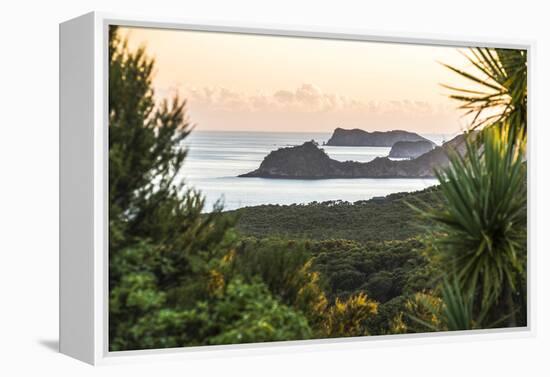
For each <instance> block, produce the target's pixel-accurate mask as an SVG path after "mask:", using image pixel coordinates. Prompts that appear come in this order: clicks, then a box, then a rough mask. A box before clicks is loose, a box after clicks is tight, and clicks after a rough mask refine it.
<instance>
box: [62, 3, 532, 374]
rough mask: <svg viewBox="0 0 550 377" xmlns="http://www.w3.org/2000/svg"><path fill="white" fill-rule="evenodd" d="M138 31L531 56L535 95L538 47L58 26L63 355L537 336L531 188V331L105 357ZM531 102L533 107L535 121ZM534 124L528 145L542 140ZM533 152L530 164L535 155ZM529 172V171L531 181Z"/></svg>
mask: <svg viewBox="0 0 550 377" xmlns="http://www.w3.org/2000/svg"><path fill="white" fill-rule="evenodd" d="M109 25H120V26H140V27H152V28H164V29H178V30H196V31H216V32H227V33H250V34H259V35H278V36H298V37H309V38H328V39H345V40H357V41H377V42H390V43H405V44H425V45H445V46H457V47H472V46H480V47H503V48H520V49H526V50H527V51H528V56H529V59H528V64H529V67H528V87H529V92H530V93H533V92H534V91H533V84H534V80H533V75H534V71H533V61H534V59H533V58H532V57H533V54H534V52H535V43H534V42H533V41H525V40H513V39H502V40H495V39H493V38H491V39H488V38H484V37H475V38H472V37H460V36H439V35H435V34H434V35H426V34H414V33H406V34H403V33H391V32H386V31H384V32H374V31H368V32H367V31H365V30H348V29H345V28H338V29H331V30H328V29H326V28H323V29H319V28H315V27H308V26H303V27H302V26H300V27H296V26H288V25H263V24H262V25H254V24H246V25H245V24H239V23H234V22H232V23H230V22H219V23H218V22H216V23H212V22H210V23H209V22H201V21H197V20H176V19H170V18H149V17H135V16H127V15H118V14H107V13H98V12H92V13H88V14H85V15H83V16H80V17H77V18H74V19H71V20H69V21H66V22H64V23H62V24H60V56H59V59H60V68H59V69H60V72H59V73H60V83H59V87H60V251H59V252H60V278H59V282H60V283H59V284H60V308H59V309H60V310H59V313H60V314H59V316H60V319H59V321H60V323H59V328H60V334H59V337H60V352H62V353H64V354H67V355H69V356H72V357H74V358H76V359H79V360H82V361H84V362H87V363H90V364H94V365H95V364H110V363H118V362H133V361H137V360H146V359H181V358H185V357H193V358H197V357H200V358H202V357H214V356H216V357H219V356H225V355H243V354H264V353H274V352H277V353H280V352H289V353H291V352H296V351H297V350H325V349H327V348H328V349H335V350H336V349H348V348H350V347H379V346H385V345H393V344H395V343H415V344H419V343H433V342H450V341H474V340H479V339H487V338H490V339H502V338H510V337H530V336H534V334H535V318H534V310H533V307H534V305H535V303H534V302H533V297H534V294H533V282H534V281H535V276H534V273H535V271H534V269H533V268H532V266H533V265H534V263H535V258H536V256H535V253H534V250H533V245H534V243H533V242H531V240H532V239H533V236H532V231H533V226H532V221H533V219H534V216H533V205H532V204H533V196H532V185H530V187H529V195H528V203H529V210H528V219H529V228H528V229H529V237H528V270H527V278H528V284H527V286H528V326H527V327H523V328H513V329H495V330H470V331H465V332H453V333H448V332H447V333H445V332H442V333H430V334H419V335H414V334H409V335H387V336H375V337H358V338H343V339H325V340H307V341H286V342H273V343H262V344H242V345H225V346H204V347H189V348H171V349H159V350H143V351H119V352H110V351H109V350H108V305H107V304H108V283H107V282H108V279H107V277H108V276H107V274H108V246H107V245H108V242H107V241H108V213H107V210H108V203H107V201H108V139H107V138H108V114H107V112H108V111H107V110H108V65H107V58H106V57H107V48H108V27H109ZM532 103H533V101H530V102H529V104H528V112H529V114H533V109H532V107H533V104H532ZM531 119H532V118H529V129H530V137H531V138H532V137H533V135H534V134H535V133H536V128H535V127H534V126H533V124H532V121H531ZM532 145H533V143H531V144H530V146H529V147H528V156H529V157H531V156H533V151H532V148H531V147H532ZM530 172H531V167H530V166H529V173H528V174H530ZM529 181H530V182H531V181H532V180H531V179H530V180H529Z"/></svg>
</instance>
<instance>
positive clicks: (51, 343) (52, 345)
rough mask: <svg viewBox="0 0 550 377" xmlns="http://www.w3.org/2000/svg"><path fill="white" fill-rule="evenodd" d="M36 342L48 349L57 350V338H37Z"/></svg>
mask: <svg viewBox="0 0 550 377" xmlns="http://www.w3.org/2000/svg"><path fill="white" fill-rule="evenodd" d="M38 344H40V345H41V346H42V347H44V348H47V349H49V350H50V351H52V352H56V353H57V352H59V340H57V339H55V340H45V339H42V340H39V341H38Z"/></svg>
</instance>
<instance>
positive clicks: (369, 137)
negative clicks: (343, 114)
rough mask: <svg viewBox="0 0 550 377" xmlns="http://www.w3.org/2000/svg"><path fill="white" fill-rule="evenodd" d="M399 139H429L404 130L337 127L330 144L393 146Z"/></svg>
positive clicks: (343, 145)
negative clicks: (368, 130) (373, 130)
mask: <svg viewBox="0 0 550 377" xmlns="http://www.w3.org/2000/svg"><path fill="white" fill-rule="evenodd" d="M399 141H428V142H429V140H428V139H426V138H424V137H422V136H420V135H418V134H416V133H414V132H408V131H402V130H393V131H386V132H382V131H375V132H367V131H364V130H361V129H359V128H354V129H352V130H346V129H343V128H336V129H335V130H334V132H333V133H332V136H331V137H330V139H329V140H328V141H327V142H326V145H329V146H342V147H392V146H393V145H394V144H395V143H397V142H399Z"/></svg>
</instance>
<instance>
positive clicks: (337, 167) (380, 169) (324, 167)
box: [240, 135, 464, 179]
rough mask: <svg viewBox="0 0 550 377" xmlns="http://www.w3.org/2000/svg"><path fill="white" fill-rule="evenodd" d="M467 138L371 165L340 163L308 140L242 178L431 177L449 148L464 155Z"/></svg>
mask: <svg viewBox="0 0 550 377" xmlns="http://www.w3.org/2000/svg"><path fill="white" fill-rule="evenodd" d="M463 142H464V135H459V136H457V137H455V138H454V139H453V140H451V141H449V142H447V143H445V144H443V146H441V147H435V148H434V149H432V150H430V151H429V152H427V153H424V154H423V155H421V156H419V157H417V158H414V159H411V160H398V161H395V160H390V159H389V158H388V157H377V158H375V159H374V160H372V161H369V162H356V161H345V162H341V161H337V160H334V159H332V158H330V157H329V156H328V155H327V154H326V152H325V151H324V150H323V149H321V148H319V146H318V145H317V144H316V143H315V142H313V141H309V142H306V143H304V144H302V145H299V146H295V147H287V148H281V149H278V150H276V151H273V152H271V153H269V155H267V156H266V157H265V158H264V160H263V161H262V163H261V164H260V167H259V168H258V169H256V170H254V171H251V172H249V173H246V174H243V175H240V177H263V178H286V179H329V178H432V177H434V169H435V168H440V167H443V166H446V165H447V164H448V163H449V159H448V151H449V149H453V150H458V151H459V152H462V150H463V147H462V144H463Z"/></svg>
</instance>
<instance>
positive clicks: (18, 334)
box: [0, 0, 550, 376]
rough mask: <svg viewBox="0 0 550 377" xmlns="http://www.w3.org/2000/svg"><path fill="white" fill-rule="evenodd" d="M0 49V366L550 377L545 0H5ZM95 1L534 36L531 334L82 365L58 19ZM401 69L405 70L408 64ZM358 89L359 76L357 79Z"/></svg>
mask: <svg viewBox="0 0 550 377" xmlns="http://www.w3.org/2000/svg"><path fill="white" fill-rule="evenodd" d="M1 4H2V5H1V6H0V7H1V12H0V14H1V17H2V20H1V22H0V28H1V34H0V38H1V41H2V43H1V45H0V51H1V55H0V75H1V76H0V96H1V102H0V103H1V107H0V108H1V112H0V114H1V117H0V127H1V128H0V129H1V134H0V164H1V177H2V178H1V181H0V221H1V224H0V229H1V230H0V252H1V253H2V262H1V263H0V294H1V296H0V299H1V302H2V304H1V306H0V375H3V376H11V375H23V374H25V375H53V374H56V375H62V376H64V375H68V376H87V375H113V376H115V375H116V376H120V375H130V376H141V375H147V376H150V375H158V376H160V375H180V376H183V375H185V376H194V375H201V376H206V375H212V376H214V375H217V376H227V375H239V376H258V375H262V376H263V375H266V376H272V375H273V376H281V375H288V376H294V375H302V376H310V375H311V376H315V375H320V376H329V375H332V376H334V375H339V376H345V375H364V376H367V375H374V374H383V375H401V376H405V375H406V376H416V375H422V376H431V375H438V376H442V375H444V376H464V375H470V374H471V375H477V376H483V375H487V376H489V375H495V376H509V375H510V376H512V375H513V376H522V375H530V376H531V375H532V376H537V375H540V376H542V375H549V374H548V373H549V372H550V366H549V363H550V360H549V356H550V329H549V326H548V321H547V319H548V317H549V314H550V313H549V299H550V295H549V294H548V287H549V286H550V272H549V269H550V264H549V258H548V253H547V250H548V247H547V246H546V244H545V241H546V240H547V237H545V235H546V233H547V232H548V226H547V225H548V220H547V216H544V215H546V214H547V213H548V211H549V210H550V208H549V207H548V195H547V192H548V172H549V169H548V164H547V161H548V157H547V156H548V154H547V150H548V148H547V147H546V145H548V143H550V135H549V131H548V128H549V127H550V122H549V121H548V115H547V114H548V111H550V109H549V107H550V97H549V96H548V90H549V84H550V82H549V75H550V26H549V23H550V21H549V18H548V17H549V15H550V12H549V10H548V9H545V7H544V4H545V2H544V1H540V0H539V1H526V0H523V1H519V0H516V1H505V0H497V1H479V0H478V1H469V0H457V1H441V0H433V1H418V0H417V1H410V0H403V1H384V0H378V1H376V2H368V1H366V0H363V1H357V2H351V1H344V0H333V1H327V2H321V1H319V0H317V1H312V2H307V1H302V2H299V1H297V0H294V1H292V0H291V1H283V0H269V1H258V0H256V1H239V0H231V1H218V2H215V1H207V0H195V1H186V0H177V1H168V0H148V1H144V0H124V1H113V0H110V1H108V0H95V1H92V0H79V1H67V2H61V1H58V2H55V1H27V0H19V1H3V2H2V3H1ZM91 10H103V11H115V12H121V13H131V14H137V15H157V16H170V17H183V18H186V19H197V20H199V21H200V20H202V21H216V20H227V21H239V22H254V23H258V22H267V23H270V24H290V25H298V26H300V25H313V26H326V27H331V28H338V27H345V28H357V29H363V30H364V32H365V33H368V31H369V30H376V31H388V32H409V31H410V32H415V33H424V34H425V33H428V34H434V35H436V36H437V35H439V36H445V35H451V36H464V37H467V38H468V37H470V38H475V36H482V37H497V38H523V39H534V40H536V42H537V49H536V56H534V57H532V58H533V59H534V68H535V71H534V74H535V76H534V88H531V89H532V90H531V91H530V93H531V97H530V101H534V106H535V107H534V110H535V111H534V112H533V113H531V114H530V116H531V120H532V121H533V123H532V125H533V127H532V128H531V129H530V131H529V132H530V135H529V136H530V144H531V148H534V150H535V152H536V154H535V156H534V157H535V158H532V159H531V161H530V163H531V167H532V168H533V167H534V170H532V173H534V174H532V176H531V179H532V180H531V185H532V188H534V189H535V191H536V197H532V198H531V199H532V203H531V204H532V208H534V209H535V211H536V214H535V218H534V224H531V225H532V228H531V236H532V237H533V241H534V242H533V244H532V246H533V249H532V250H533V251H534V252H535V253H536V266H535V268H536V272H537V275H536V282H535V283H536V297H535V299H536V301H537V302H536V303H537V306H536V308H535V309H536V310H535V311H536V316H537V326H536V330H537V335H536V336H535V337H533V338H527V339H505V340H490V341H488V340H485V341H477V342H472V341H467V342H464V341H460V342H451V343H444V344H440V343H436V342H434V341H431V342H428V343H425V342H422V344H417V345H414V344H413V345H411V344H410V343H411V342H407V344H406V345H402V344H401V345H394V346H389V347H388V346H384V347H375V348H373V347H359V348H358V347H352V348H351V349H346V350H341V349H340V350H336V351H334V350H332V351H331V350H330V349H329V350H327V349H326V347H323V348H322V350H321V351H316V352H305V351H300V350H294V351H292V352H291V353H284V354H281V353H274V354H271V355H261V356H258V355H256V356H246V357H224V358H214V359H208V360H200V359H198V360H197V359H195V360H186V361H184V362H170V363H158V362H157V363H148V364H142V365H124V366H114V367H113V366H110V367H100V368H92V367H90V366H87V365H85V364H83V363H80V362H78V361H75V360H72V359H70V358H68V357H66V356H63V355H60V354H57V353H56V352H55V351H54V349H55V348H56V347H57V333H58V278H57V277H58V23H59V22H62V21H64V20H66V19H69V18H72V17H75V16H78V15H80V14H82V13H85V12H88V11H91ZM404 68H405V67H404ZM367 85H368V83H367Z"/></svg>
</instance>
